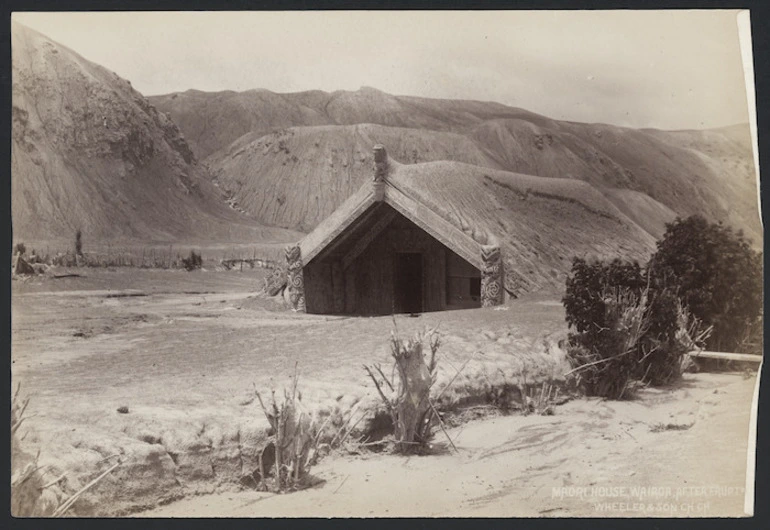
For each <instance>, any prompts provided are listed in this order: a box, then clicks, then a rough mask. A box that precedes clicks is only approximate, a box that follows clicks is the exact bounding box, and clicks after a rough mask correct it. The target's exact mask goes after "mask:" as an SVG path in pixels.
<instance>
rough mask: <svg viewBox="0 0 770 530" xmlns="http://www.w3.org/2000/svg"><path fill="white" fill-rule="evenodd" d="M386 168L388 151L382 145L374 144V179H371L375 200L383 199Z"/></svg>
mask: <svg viewBox="0 0 770 530" xmlns="http://www.w3.org/2000/svg"><path fill="white" fill-rule="evenodd" d="M388 169H389V167H388V153H387V151H385V147H384V146H382V145H380V144H377V145H375V146H374V180H373V181H372V189H373V191H374V200H376V201H382V200H384V199H385V178H386V177H387V176H388Z"/></svg>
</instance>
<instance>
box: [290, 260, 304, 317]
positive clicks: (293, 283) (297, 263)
mask: <svg viewBox="0 0 770 530" xmlns="http://www.w3.org/2000/svg"><path fill="white" fill-rule="evenodd" d="M286 271H287V273H288V278H287V281H286V288H287V289H288V290H289V302H290V303H291V307H292V309H294V310H295V311H302V312H303V313H304V312H305V280H304V278H303V277H302V251H301V250H300V248H299V245H293V246H289V247H286Z"/></svg>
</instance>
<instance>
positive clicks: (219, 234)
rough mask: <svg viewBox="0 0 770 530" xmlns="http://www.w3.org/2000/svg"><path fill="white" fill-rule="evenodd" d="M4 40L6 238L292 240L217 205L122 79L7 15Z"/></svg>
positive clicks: (174, 137) (174, 134) (204, 179)
mask: <svg viewBox="0 0 770 530" xmlns="http://www.w3.org/2000/svg"><path fill="white" fill-rule="evenodd" d="M11 44H12V61H13V96H12V97H13V111H12V116H13V127H12V131H13V132H12V146H11V165H12V174H11V193H12V201H11V208H12V219H13V230H14V239H15V240H19V239H22V240H27V241H29V240H56V239H57V238H66V239H71V238H72V237H73V235H74V233H75V231H76V230H77V229H81V230H82V231H83V235H84V237H85V238H86V239H87V240H90V241H95V240H101V239H115V238H119V239H127V240H130V239H138V240H145V241H174V240H179V239H184V238H186V239H215V238H222V239H225V240H230V241H232V240H260V241H287V240H293V239H296V237H297V234H295V233H294V232H291V231H287V230H281V229H275V228H266V227H264V226H262V225H260V224H259V223H257V222H256V221H254V220H253V219H251V218H249V217H247V216H244V215H243V214H241V213H238V212H236V211H234V210H233V209H231V208H229V207H227V205H226V203H225V202H224V200H223V198H222V197H221V195H222V194H221V192H220V191H219V190H217V188H216V187H215V186H214V185H213V184H212V182H211V176H210V175H209V173H208V170H207V169H206V168H205V167H204V166H203V165H201V164H199V163H198V161H197V158H196V156H195V154H194V153H193V152H192V150H191V149H190V148H189V146H188V144H187V142H186V141H185V139H184V137H183V135H182V134H181V133H180V131H179V129H178V128H177V126H176V125H175V124H174V123H173V122H172V121H171V120H170V119H168V118H167V117H166V115H165V114H164V113H162V112H158V111H157V110H156V109H155V107H154V106H153V105H151V104H150V103H149V102H148V101H147V99H145V98H144V97H143V96H142V95H141V94H140V93H139V92H137V91H136V90H134V89H133V88H132V87H131V84H130V82H128V81H126V80H125V79H121V78H120V77H118V76H117V75H116V74H115V73H113V72H110V71H109V70H107V69H105V68H103V67H101V66H99V65H96V64H94V63H91V62H89V61H87V60H85V59H83V58H82V57H81V56H79V55H78V54H76V53H75V52H73V51H72V50H70V49H68V48H66V47H64V46H61V45H59V44H56V43H54V42H53V41H51V40H49V39H48V38H46V37H44V36H43V35H41V34H39V33H37V32H35V31H33V30H31V29H28V28H26V27H24V26H22V25H19V24H17V23H14V24H13V26H12V42H11Z"/></svg>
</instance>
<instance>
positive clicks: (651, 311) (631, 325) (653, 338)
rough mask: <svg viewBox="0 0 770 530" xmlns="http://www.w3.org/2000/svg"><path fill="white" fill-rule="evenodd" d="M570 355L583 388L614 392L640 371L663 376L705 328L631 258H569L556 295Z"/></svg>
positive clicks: (663, 380)
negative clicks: (563, 282) (562, 289)
mask: <svg viewBox="0 0 770 530" xmlns="http://www.w3.org/2000/svg"><path fill="white" fill-rule="evenodd" d="M562 302H563V303H564V308H565V311H566V320H567V323H568V324H569V326H570V328H571V330H574V331H571V332H570V334H569V343H570V347H569V358H570V362H571V363H572V365H573V367H574V369H573V371H572V372H573V373H577V377H578V379H579V381H580V383H581V385H582V386H583V388H584V389H585V391H586V392H587V393H588V394H589V395H597V396H602V397H608V398H611V399H620V398H622V397H624V396H625V395H626V391H627V389H628V387H629V383H630V382H631V381H632V380H633V379H640V380H642V381H645V382H649V383H651V384H655V385H661V384H667V383H670V382H672V381H674V380H676V379H677V378H679V377H680V376H681V374H682V370H683V361H684V359H685V354H686V353H687V352H689V351H691V350H693V349H695V348H696V347H698V346H700V345H702V344H703V341H704V340H705V338H707V337H708V331H710V330H705V331H704V330H703V329H702V327H701V324H700V322H699V320H698V319H697V318H695V317H693V316H692V315H691V314H690V312H689V311H688V310H687V309H686V307H685V306H684V305H683V304H682V302H681V301H680V300H679V298H678V297H677V296H676V294H675V293H674V292H672V291H671V290H669V289H666V288H659V289H656V288H655V287H654V286H651V281H650V278H649V275H648V274H647V272H646V271H643V270H642V269H641V268H640V267H639V265H638V264H636V263H623V262H621V261H619V260H614V261H612V262H609V263H602V262H595V263H587V262H586V261H585V260H582V259H575V260H574V261H573V267H572V274H571V275H570V276H569V277H568V278H567V290H566V293H565V295H564V298H563V300H562Z"/></svg>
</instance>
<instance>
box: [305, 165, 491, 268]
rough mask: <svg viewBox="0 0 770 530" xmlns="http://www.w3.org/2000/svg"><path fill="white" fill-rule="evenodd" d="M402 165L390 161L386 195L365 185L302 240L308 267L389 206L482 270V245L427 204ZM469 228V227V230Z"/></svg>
mask: <svg viewBox="0 0 770 530" xmlns="http://www.w3.org/2000/svg"><path fill="white" fill-rule="evenodd" d="M403 167H406V166H401V165H400V164H398V163H395V162H393V161H390V162H389V171H388V174H387V177H386V178H385V179H384V182H383V183H382V184H380V185H381V186H383V187H384V192H383V193H380V194H379V195H378V192H377V191H376V186H377V183H376V182H374V181H370V182H367V183H365V184H364V185H363V186H362V187H361V188H360V189H359V190H358V191H357V192H356V193H354V194H353V195H351V196H350V197H349V198H348V199H347V200H346V201H345V202H344V203H342V205H341V206H340V207H339V208H337V209H336V210H335V211H334V212H333V213H332V214H331V215H330V216H329V217H327V218H326V219H324V220H323V221H322V222H321V223H320V224H319V225H318V226H317V227H316V228H315V229H314V230H313V231H312V232H310V233H309V234H308V235H307V236H305V238H304V239H302V241H300V243H299V246H300V249H301V251H302V259H303V261H304V263H305V264H307V263H309V262H310V261H311V260H312V259H313V258H315V257H316V256H318V254H319V253H321V252H322V251H323V250H324V249H325V248H326V247H328V246H329V245H330V244H331V243H332V242H334V241H335V240H336V239H337V238H338V237H340V236H341V235H342V234H343V233H344V232H345V231H346V230H348V229H349V228H351V227H353V226H355V225H356V224H357V223H358V222H360V221H361V220H363V219H365V218H366V217H367V215H366V214H367V213H368V212H370V211H371V209H372V208H374V207H375V206H377V204H378V203H380V202H383V203H385V204H388V205H389V206H391V207H392V208H393V209H395V210H396V211H397V212H399V213H400V214H401V215H403V216H404V217H406V218H407V219H409V220H410V221H412V222H413V223H414V224H416V225H417V226H419V227H420V228H422V229H423V230H425V231H426V232H427V233H428V234H430V235H431V236H432V237H434V238H435V239H437V240H438V241H440V242H441V243H442V244H444V245H445V246H446V247H447V248H449V249H450V250H452V251H453V252H455V253H456V254H458V255H459V256H461V257H462V258H463V259H465V260H466V261H468V262H469V263H470V264H472V265H473V266H474V267H477V268H481V266H482V263H481V247H482V242H479V241H477V240H476V239H474V238H473V237H472V236H471V235H469V234H467V233H466V232H464V231H463V229H462V228H461V227H458V226H456V225H454V224H453V223H451V222H450V221H448V220H447V219H445V218H444V217H442V216H441V215H439V214H438V213H436V211H435V209H434V208H432V207H430V206H428V205H426V204H424V203H423V201H421V200H420V196H419V194H418V193H416V192H415V190H413V189H411V188H410V186H409V184H408V182H407V181H406V180H405V179H404V178H400V177H399V174H400V173H401V172H402V168H403ZM466 228H467V227H466ZM485 237H486V239H487V240H486V241H484V243H492V242H493V241H492V238H490V237H488V236H485Z"/></svg>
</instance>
